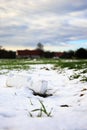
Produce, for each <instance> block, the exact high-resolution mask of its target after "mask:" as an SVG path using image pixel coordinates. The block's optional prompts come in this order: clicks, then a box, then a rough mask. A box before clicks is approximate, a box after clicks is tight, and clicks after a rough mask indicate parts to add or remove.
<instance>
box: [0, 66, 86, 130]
mask: <svg viewBox="0 0 87 130" xmlns="http://www.w3.org/2000/svg"><path fill="white" fill-rule="evenodd" d="M0 73H1V74H0V130H87V82H81V81H80V78H73V75H74V74H75V73H79V71H77V72H75V71H74V70H69V69H63V70H62V71H61V70H60V69H53V65H49V64H46V65H31V67H30V69H29V70H21V71H17V70H10V71H9V72H8V70H0ZM85 76H87V74H86V73H85ZM38 94H42V95H44V94H46V95H47V97H42V96H39V95H38ZM40 102H41V103H42V104H41V103H40ZM43 106H44V107H45V109H46V111H47V113H50V116H48V115H47V114H46V113H45V112H43V111H42V113H40V112H41V111H40V110H41V108H42V107H43ZM40 114H41V115H40ZM38 116H41V117H38Z"/></svg>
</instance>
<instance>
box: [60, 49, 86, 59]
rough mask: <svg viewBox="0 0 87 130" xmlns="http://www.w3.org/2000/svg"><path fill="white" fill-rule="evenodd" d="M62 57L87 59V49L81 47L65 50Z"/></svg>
mask: <svg viewBox="0 0 87 130" xmlns="http://www.w3.org/2000/svg"><path fill="white" fill-rule="evenodd" d="M61 58H67V59H75V58H76V59H87V49H84V48H79V49H77V50H76V51H72V50H71V51H67V52H64V53H63V55H62V57H61Z"/></svg>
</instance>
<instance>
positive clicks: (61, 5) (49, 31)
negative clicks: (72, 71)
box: [0, 0, 87, 51]
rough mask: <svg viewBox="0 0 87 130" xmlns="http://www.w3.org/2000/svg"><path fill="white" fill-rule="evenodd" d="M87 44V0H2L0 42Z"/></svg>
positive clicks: (18, 45) (16, 45) (61, 46)
mask: <svg viewBox="0 0 87 130" xmlns="http://www.w3.org/2000/svg"><path fill="white" fill-rule="evenodd" d="M38 42H41V43H42V44H43V45H44V48H45V49H46V50H53V51H63V50H72V49H73V50H74V49H77V48H80V47H84V48H87V0H0V45H2V46H3V48H6V49H13V50H17V49H29V48H30V49H33V48H36V46H37V43H38Z"/></svg>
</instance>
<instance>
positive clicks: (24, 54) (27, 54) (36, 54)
mask: <svg viewBox="0 0 87 130" xmlns="http://www.w3.org/2000/svg"><path fill="white" fill-rule="evenodd" d="M42 54H43V51H42V50H17V51H16V57H17V58H40V57H41V56H42Z"/></svg>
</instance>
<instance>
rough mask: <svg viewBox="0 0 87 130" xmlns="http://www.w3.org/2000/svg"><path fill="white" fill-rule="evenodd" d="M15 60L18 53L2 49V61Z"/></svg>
mask: <svg viewBox="0 0 87 130" xmlns="http://www.w3.org/2000/svg"><path fill="white" fill-rule="evenodd" d="M14 58H16V52H14V51H7V50H5V49H0V59H14Z"/></svg>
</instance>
